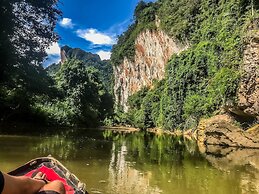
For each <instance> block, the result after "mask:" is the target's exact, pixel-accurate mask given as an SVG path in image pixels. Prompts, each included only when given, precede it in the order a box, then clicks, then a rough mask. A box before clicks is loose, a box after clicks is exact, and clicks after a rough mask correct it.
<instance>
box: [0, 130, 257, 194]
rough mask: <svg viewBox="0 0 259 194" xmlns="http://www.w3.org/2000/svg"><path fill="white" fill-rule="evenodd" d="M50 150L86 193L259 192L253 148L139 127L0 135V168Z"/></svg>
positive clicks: (183, 193)
mask: <svg viewBox="0 0 259 194" xmlns="http://www.w3.org/2000/svg"><path fill="white" fill-rule="evenodd" d="M49 154H51V155H52V156H53V157H55V158H57V159H58V160H60V161H61V162H62V163H63V164H64V165H65V166H66V167H67V168H68V169H69V170H70V171H71V172H73V173H74V174H75V175H77V176H78V178H79V179H80V180H81V181H83V182H85V183H86V184H87V188H88V191H89V193H92V194H101V193H103V194H105V193H107V194H108V193H109V194H159V193H164V194H239V193H240V194H241V193H242V194H243V193H244V194H246V193H249V194H253V193H259V167H258V166H259V151H258V150H237V149H230V148H226V149H223V150H222V149H218V148H217V147H211V148H209V149H208V150H207V151H206V154H205V153H203V154H202V153H201V152H199V149H198V146H197V145H196V143H195V142H194V141H190V140H186V139H184V138H180V137H171V136H168V135H160V136H157V135H154V134H149V133H144V132H136V133H122V132H121V133H119V132H116V133H113V132H111V131H101V130H89V129H88V130H74V131H73V130H72V131H67V132H59V133H56V134H54V135H53V134H51V135H48V134H41V135H30V136H28V135H1V136H0V169H1V170H2V171H5V172H8V171H10V170H12V169H14V168H16V167H18V166H20V165H22V164H23V163H25V162H27V161H29V160H31V159H33V158H36V157H41V156H47V155H49Z"/></svg>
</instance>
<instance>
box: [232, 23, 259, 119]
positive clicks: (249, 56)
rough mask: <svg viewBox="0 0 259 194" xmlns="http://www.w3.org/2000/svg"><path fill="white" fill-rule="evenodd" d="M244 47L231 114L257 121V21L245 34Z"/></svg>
mask: <svg viewBox="0 0 259 194" xmlns="http://www.w3.org/2000/svg"><path fill="white" fill-rule="evenodd" d="M247 39H248V40H247V44H246V45H245V47H244V53H243V64H242V66H241V69H240V72H241V80H240V85H239V89H238V93H237V97H238V101H237V106H235V107H232V108H231V109H230V111H231V112H233V113H235V114H237V115H239V116H242V117H247V118H249V117H250V118H255V119H256V120H257V121H259V20H255V21H254V23H253V24H252V25H251V27H250V29H249V31H248V33H247Z"/></svg>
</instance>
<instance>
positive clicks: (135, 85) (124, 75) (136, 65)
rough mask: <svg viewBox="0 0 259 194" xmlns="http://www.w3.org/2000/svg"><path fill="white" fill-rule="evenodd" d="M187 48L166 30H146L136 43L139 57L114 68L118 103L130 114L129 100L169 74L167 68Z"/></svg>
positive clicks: (125, 60) (115, 91)
mask: <svg viewBox="0 0 259 194" xmlns="http://www.w3.org/2000/svg"><path fill="white" fill-rule="evenodd" d="M184 49H186V47H185V46H183V45H181V44H179V43H176V41H174V40H173V39H172V38H170V37H169V36H168V35H167V34H165V33H164V32H163V31H150V30H146V31H144V32H142V33H140V34H139V36H138V37H137V39H136V40H135V58H134V61H130V60H128V59H127V58H124V61H123V63H122V64H121V65H120V66H116V67H114V76H115V83H114V94H115V101H116V103H117V104H118V105H121V106H122V107H123V108H124V110H126V111H127V100H128V97H129V96H130V95H132V94H134V93H135V92H137V91H139V90H140V89H141V88H142V87H143V86H151V85H152V82H153V80H155V79H156V80H161V79H162V78H164V75H165V65H166V63H167V62H168V60H169V59H170V57H171V56H172V54H178V53H180V52H181V51H182V50H184Z"/></svg>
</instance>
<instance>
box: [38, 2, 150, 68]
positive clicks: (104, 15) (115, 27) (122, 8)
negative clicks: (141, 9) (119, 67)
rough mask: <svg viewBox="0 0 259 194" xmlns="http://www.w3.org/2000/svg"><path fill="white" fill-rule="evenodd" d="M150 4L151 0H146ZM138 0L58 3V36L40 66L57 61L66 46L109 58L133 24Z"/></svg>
mask: <svg viewBox="0 0 259 194" xmlns="http://www.w3.org/2000/svg"><path fill="white" fill-rule="evenodd" d="M146 1H147V2H148V1H151V0H146ZM138 2H139V0H60V3H59V5H58V6H59V9H60V10H61V11H62V12H63V14H62V16H61V17H60V18H59V21H58V23H57V26H56V28H55V31H56V32H57V34H59V36H60V40H59V41H58V42H57V43H52V45H51V46H50V48H48V49H47V50H46V51H47V54H48V57H47V59H46V60H45V61H44V63H43V66H44V67H46V66H48V65H50V64H52V63H57V62H59V61H60V47H62V46H64V45H68V46H70V47H72V48H81V49H83V50H85V51H87V52H92V53H96V54H99V56H100V57H101V59H102V60H104V59H109V58H110V55H111V52H110V51H111V48H112V45H114V44H116V41H117V37H118V35H120V34H121V33H123V32H124V31H125V30H127V27H128V26H129V25H130V24H131V23H132V22H133V13H134V9H135V7H136V5H137V3H138Z"/></svg>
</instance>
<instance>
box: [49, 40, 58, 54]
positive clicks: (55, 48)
mask: <svg viewBox="0 0 259 194" xmlns="http://www.w3.org/2000/svg"><path fill="white" fill-rule="evenodd" d="M46 53H47V54H48V55H60V47H59V45H58V43H57V42H54V43H52V45H50V47H49V48H48V49H47V50H46Z"/></svg>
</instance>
